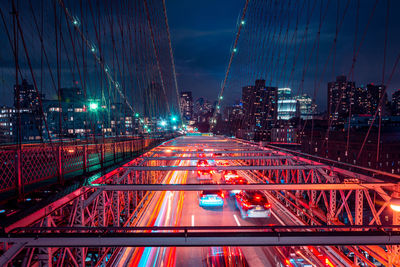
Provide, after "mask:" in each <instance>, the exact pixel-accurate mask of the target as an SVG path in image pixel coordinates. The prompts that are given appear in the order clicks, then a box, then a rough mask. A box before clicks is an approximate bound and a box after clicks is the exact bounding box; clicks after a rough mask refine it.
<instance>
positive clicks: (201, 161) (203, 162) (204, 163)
mask: <svg viewBox="0 0 400 267" xmlns="http://www.w3.org/2000/svg"><path fill="white" fill-rule="evenodd" d="M208 166H210V164H208V161H207V160H205V159H199V161H197V167H208Z"/></svg>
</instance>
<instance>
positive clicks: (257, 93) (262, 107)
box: [242, 80, 278, 130]
mask: <svg viewBox="0 0 400 267" xmlns="http://www.w3.org/2000/svg"><path fill="white" fill-rule="evenodd" d="M242 103H243V114H244V121H245V124H246V125H245V126H246V128H247V129H254V130H257V129H261V128H268V127H269V125H271V124H272V123H273V122H274V121H275V120H276V119H277V115H278V88H277V87H268V86H266V85H265V80H256V82H255V85H251V86H245V87H243V88H242Z"/></svg>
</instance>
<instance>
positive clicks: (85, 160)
mask: <svg viewBox="0 0 400 267" xmlns="http://www.w3.org/2000/svg"><path fill="white" fill-rule="evenodd" d="M87 156H88V155H87V145H83V155H82V157H83V158H82V163H83V173H86V171H87Z"/></svg>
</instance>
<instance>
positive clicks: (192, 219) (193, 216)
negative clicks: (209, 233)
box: [192, 215, 194, 226]
mask: <svg viewBox="0 0 400 267" xmlns="http://www.w3.org/2000/svg"><path fill="white" fill-rule="evenodd" d="M192 226H194V215H192Z"/></svg>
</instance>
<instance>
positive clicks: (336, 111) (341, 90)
mask: <svg viewBox="0 0 400 267" xmlns="http://www.w3.org/2000/svg"><path fill="white" fill-rule="evenodd" d="M354 91H355V83H354V82H351V81H347V78H346V76H338V77H336V81H335V82H329V83H328V103H327V104H328V105H327V107H328V116H329V118H338V117H341V118H345V117H347V116H348V115H349V113H350V106H353V105H354Z"/></svg>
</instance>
